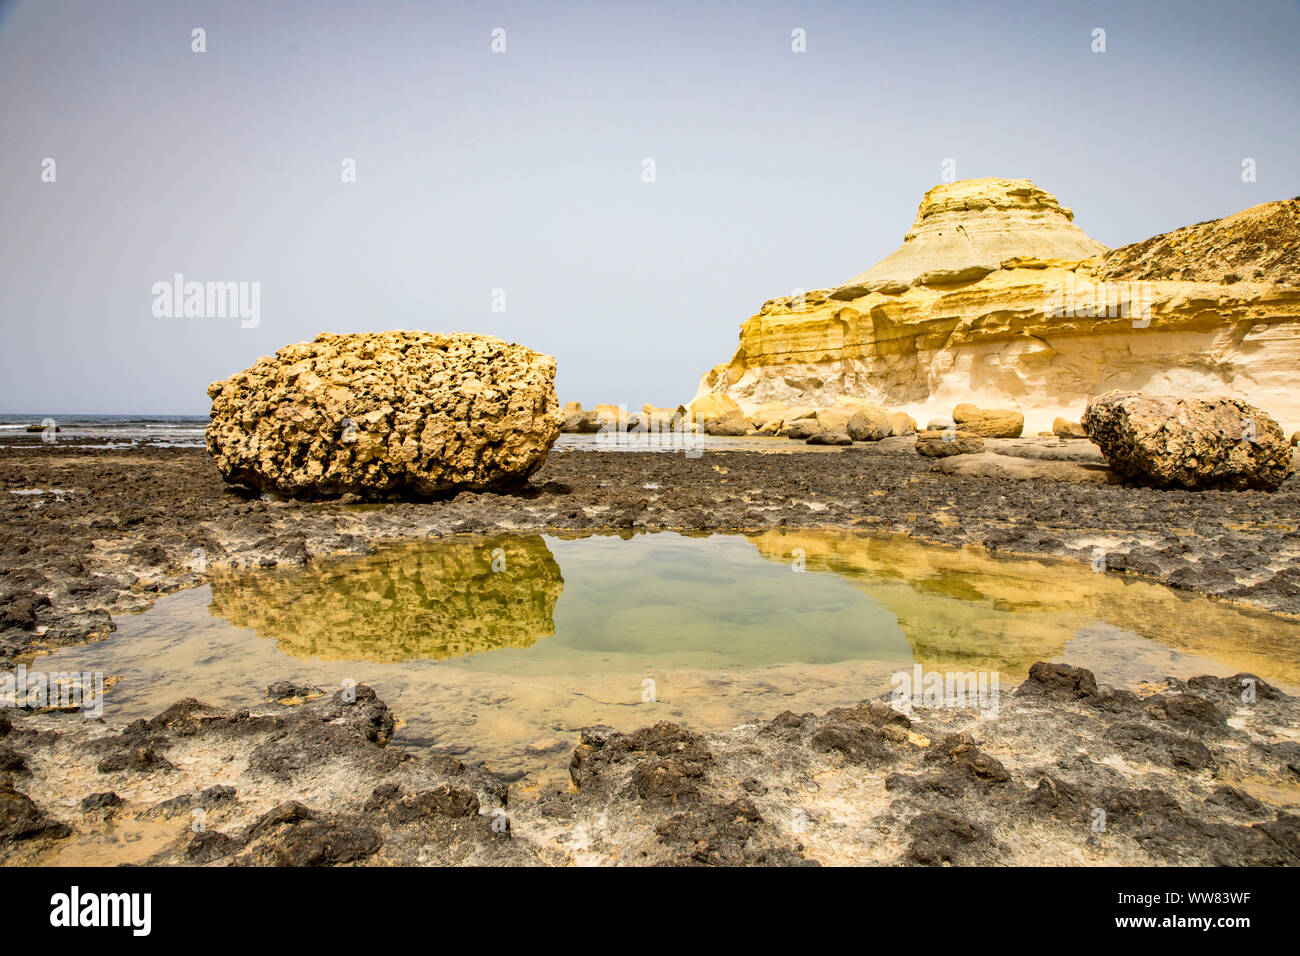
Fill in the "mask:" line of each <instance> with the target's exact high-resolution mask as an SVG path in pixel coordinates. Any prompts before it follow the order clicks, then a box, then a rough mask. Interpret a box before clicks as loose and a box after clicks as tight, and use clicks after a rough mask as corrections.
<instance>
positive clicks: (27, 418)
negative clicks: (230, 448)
mask: <svg viewBox="0 0 1300 956" xmlns="http://www.w3.org/2000/svg"><path fill="white" fill-rule="evenodd" d="M51 422H53V424H54V426H55V427H57V429H58V431H52V430H51V428H50V423H51ZM207 424H208V416H207V415H66V414H65V415H59V414H50V415H33V414H3V413H0V448H5V447H9V446H11V445H24V446H30V445H31V444H32V442H33V441H41V440H46V441H49V440H51V439H52V440H53V441H54V442H55V443H58V442H64V441H75V442H76V443H77V445H78V446H79V447H81V448H127V447H132V446H138V445H148V446H153V447H156V448H202V447H203V445H204V442H203V429H204V428H206V427H207ZM31 425H36V426H44V427H43V429H42V431H41V432H37V433H33V432H28V430H27V429H28V427H29V426H31Z"/></svg>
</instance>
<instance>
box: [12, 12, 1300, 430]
mask: <svg viewBox="0 0 1300 956" xmlns="http://www.w3.org/2000/svg"><path fill="white" fill-rule="evenodd" d="M196 28H199V29H202V30H204V31H205V33H204V36H203V39H204V43H205V52H202V53H198V52H194V50H193V49H192V47H193V45H194V42H195V41H194V38H193V33H192V31H193V30H194V29H196ZM1098 28H1100V29H1103V30H1105V45H1106V49H1105V52H1093V49H1092V47H1093V45H1094V43H1095V41H1094V30H1096V29H1098ZM498 29H502V30H504V31H505V34H504V43H505V49H504V51H503V52H494V51H493V44H494V42H495V43H497V45H498V47H499V46H500V40H501V37H500V35H496V36H495V37H494V31H495V30H498ZM792 31H803V33H802V36H803V37H804V42H805V44H806V50H805V52H795V51H794V50H793V49H792V44H795V43H796V38H792ZM1298 35H1300V3H1297V2H1295V0H1276V2H1261V3H1258V4H1252V5H1250V6H1249V7H1247V8H1244V9H1243V8H1233V7H1231V6H1227V5H1219V4H1212V3H1186V4H1181V3H1180V4H1173V3H1159V4H1156V3H1153V4H1141V5H1139V4H1131V3H1113V2H1106V3H1076V4H1070V5H1069V6H1061V7H1058V8H1050V7H1043V6H1041V5H1038V4H1033V3H1009V2H1008V3H979V4H976V3H969V2H950V3H938V4H933V5H913V4H905V3H887V4H880V5H876V6H873V7H871V8H865V7H863V6H860V5H856V4H849V3H845V4H840V3H823V4H816V5H811V6H810V5H804V4H794V3H761V2H760V3H754V4H750V5H744V6H738V5H732V4H717V3H707V2H705V3H701V4H699V5H696V4H686V3H679V4H673V3H668V4H657V5H654V6H653V7H651V6H630V5H622V4H619V5H610V6H608V7H603V6H588V5H585V4H565V3H560V4H554V5H548V6H546V7H539V6H535V5H523V4H510V3H484V4H479V5H474V6H472V7H469V8H464V7H458V6H455V5H450V4H418V5H417V4H408V3H397V2H375V3H369V4H366V5H364V6H361V5H354V6H348V5H344V4H335V3H302V2H286V3H279V4H274V5H267V4H257V3H252V2H229V3H206V2H195V3H188V4H185V5H178V4H168V3H162V2H141V3H133V4H130V5H107V4H93V3H85V2H44V3H36V2H24V0H19V2H8V3H6V2H3V0H0V88H3V89H5V90H6V92H7V93H8V94H9V95H8V96H6V97H4V98H3V100H0V130H2V131H3V133H2V134H0V209H3V210H4V212H5V219H6V225H7V226H8V228H6V229H5V230H4V233H3V239H2V240H0V243H2V245H0V289H3V297H2V300H0V301H2V302H3V309H4V313H3V315H4V319H3V321H4V329H3V332H4V336H5V353H4V355H5V357H4V363H3V369H2V370H3V373H4V374H3V378H2V379H0V415H8V416H22V415H53V416H55V417H57V416H58V415H60V414H63V415H78V414H122V415H131V414H135V415H150V414H157V415H169V414H170V415H195V416H204V415H206V414H207V410H208V400H207V396H206V394H205V389H206V387H207V385H208V383H209V382H211V381H214V380H217V379H221V378H225V377H227V376H229V375H231V374H233V373H235V372H237V371H239V370H241V369H243V368H246V367H247V366H249V365H251V364H252V363H253V362H254V361H256V360H257V358H258V357H260V356H262V355H269V354H272V353H274V352H275V351H276V350H277V349H279V348H281V347H283V346H285V345H288V344H290V343H293V342H298V341H303V340H308V339H311V338H313V337H314V336H315V335H316V334H317V333H319V332H324V331H332V332H354V331H381V330H385V329H400V328H405V329H426V330H428V331H433V332H452V331H464V332H478V333H483V334H489V335H496V336H500V337H501V338H504V339H507V340H510V341H515V342H520V343H522V344H524V345H527V346H529V347H530V348H534V349H537V350H538V351H541V352H545V353H548V354H550V355H554V356H555V357H556V359H557V362H558V369H559V371H558V374H557V380H556V390H557V393H558V395H559V398H560V401H562V402H564V401H570V400H578V401H581V402H583V403H584V404H585V405H586V406H588V407H590V406H591V405H593V404H596V403H598V402H610V403H613V404H619V403H624V404H627V405H628V406H629V407H632V408H639V407H640V405H641V404H642V403H644V402H651V403H653V404H656V405H674V404H677V403H679V402H685V401H688V400H689V399H690V398H691V397H692V396H693V395H694V394H695V390H696V387H697V384H698V381H699V378H700V376H701V375H703V374H704V373H705V372H707V371H708V370H709V369H710V368H712V367H713V366H714V365H717V364H719V363H722V362H725V361H726V360H728V359H729V358H730V357H731V355H732V353H733V352H734V350H735V348H736V344H737V333H738V329H739V326H740V324H741V323H742V322H744V321H745V320H746V319H747V318H749V317H750V316H751V315H753V314H754V313H756V312H757V311H758V309H759V308H760V306H761V305H762V303H763V302H764V301H765V300H767V299H770V298H773V297H775V296H780V295H788V294H790V293H791V292H792V291H793V290H795V289H796V288H804V289H815V288H821V287H826V286H830V285H835V284H838V283H840V282H843V281H844V280H846V279H848V278H850V277H852V276H854V275H856V274H857V273H859V272H861V271H863V270H865V269H866V268H867V267H869V266H870V265H872V264H873V263H875V262H876V261H878V260H879V259H881V258H883V257H884V256H886V255H887V254H889V253H890V252H892V251H893V250H894V249H895V248H897V246H898V245H899V243H900V242H901V241H902V238H903V234H904V233H905V232H906V231H907V229H908V227H909V226H910V225H911V223H912V219H913V217H914V215H915V212H916V207H917V204H918V203H919V202H920V200H921V196H922V194H923V193H924V192H925V191H926V190H927V189H929V188H931V187H932V186H934V185H936V184H938V183H939V182H940V181H941V175H942V169H943V163H944V161H945V160H947V159H952V160H953V161H954V163H955V174H956V178H958V179H971V178H978V177H984V176H1004V177H1008V178H1027V179H1031V180H1033V181H1034V183H1036V184H1037V185H1039V186H1041V187H1042V188H1044V189H1046V190H1048V191H1049V192H1051V193H1053V194H1054V195H1056V196H1057V197H1058V198H1059V199H1060V201H1061V203H1062V204H1063V205H1065V206H1068V207H1070V208H1072V209H1073V210H1074V213H1075V222H1076V223H1077V224H1078V225H1079V226H1080V227H1081V228H1082V229H1083V230H1084V231H1085V232H1087V233H1088V234H1089V235H1091V236H1092V237H1094V238H1095V239H1097V240H1099V241H1101V242H1103V243H1105V244H1106V245H1108V246H1118V245H1124V244H1126V243H1129V242H1135V241H1139V240H1142V239H1145V238H1148V237H1150V236H1152V235H1156V234H1158V233H1161V232H1166V231H1169V230H1171V229H1175V228H1178V227H1180V226H1184V225H1188V224H1191V223H1196V222H1201V221H1205V220H1209V219H1215V218H1219V217H1222V216H1225V215H1229V214H1231V213H1234V212H1237V211H1238V210H1240V209H1243V208H1246V207H1248V206H1253V205H1257V204H1259V203H1262V202H1267V201H1271V200H1277V199H1286V198H1290V197H1293V196H1297V195H1300V161H1298V160H1297V157H1300V124H1296V123H1295V121H1294V114H1295V104H1296V102H1297V99H1298V97H1297V94H1298V93H1300V65H1298V63H1297V58H1296V56H1295V52H1294V51H1295V47H1296V38H1297V36H1298ZM1288 116H1291V117H1293V118H1292V119H1291V120H1288V119H1287V117H1288ZM1247 158H1249V159H1251V160H1253V161H1254V163H1255V167H1254V168H1255V171H1256V179H1255V181H1254V182H1243V179H1242V163H1243V161H1244V160H1245V159H1247ZM51 159H52V160H54V166H53V169H54V171H55V176H54V181H52V182H51V181H45V178H44V176H45V173H46V168H47V160H51ZM646 159H652V160H653V161H654V172H655V176H654V181H653V182H646V181H644V177H643V170H644V169H645V166H644V161H645V160H646ZM349 160H352V161H354V162H355V166H354V168H355V181H354V182H347V181H344V180H345V174H346V172H347V165H346V164H347V162H348V161H349ZM177 274H181V275H183V276H184V277H185V279H186V280H187V281H198V282H202V283H207V282H234V283H244V284H247V285H251V284H252V283H257V288H258V290H259V291H258V295H259V296H260V298H259V300H258V301H259V307H258V317H257V318H258V320H257V322H256V324H255V327H248V328H243V327H241V321H240V319H239V318H238V317H225V318H168V317H165V316H162V317H160V316H159V315H157V314H155V312H156V298H157V293H156V292H155V291H154V290H155V286H156V285H157V284H159V283H171V282H172V281H173V277H174V276H176V275H177ZM498 290H504V293H503V295H502V294H501V293H500V292H499V291H498ZM502 302H504V306H505V309H504V311H494V309H493V307H494V305H497V306H499V305H501V304H502Z"/></svg>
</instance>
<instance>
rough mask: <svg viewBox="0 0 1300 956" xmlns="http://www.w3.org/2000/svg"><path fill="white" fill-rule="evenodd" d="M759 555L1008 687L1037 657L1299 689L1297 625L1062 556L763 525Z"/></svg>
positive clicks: (944, 666) (957, 665) (919, 648)
mask: <svg viewBox="0 0 1300 956" xmlns="http://www.w3.org/2000/svg"><path fill="white" fill-rule="evenodd" d="M751 540H752V541H753V543H754V545H755V546H756V547H757V548H758V551H759V553H760V554H762V555H763V556H764V557H766V558H768V559H770V560H773V561H784V562H788V561H789V560H790V556H791V555H792V554H794V553H795V550H796V549H802V552H801V553H802V554H803V555H805V561H806V566H807V569H808V571H810V572H823V573H827V572H829V573H833V574H834V575H835V576H837V577H840V578H843V579H846V580H849V581H852V582H853V583H854V585H855V586H856V587H857V588H858V589H859V590H861V591H862V592H863V593H865V594H867V595H869V596H870V597H871V598H873V599H874V600H875V601H877V602H879V603H880V604H881V605H883V606H885V607H887V608H889V609H890V610H891V611H892V612H893V613H894V614H895V615H897V617H898V623H899V627H901V628H902V630H903V633H904V634H905V635H906V636H907V640H908V642H909V643H910V644H911V646H912V652H913V653H914V654H915V656H916V662H917V663H919V664H921V665H922V666H923V667H925V668H926V669H927V670H936V671H948V670H961V671H966V670H998V671H1001V672H1003V673H1004V674H1006V675H1009V677H1010V679H1011V680H1012V681H1015V682H1018V681H1019V680H1020V679H1021V678H1022V677H1023V676H1024V675H1025V674H1027V673H1028V671H1029V666H1030V665H1031V664H1033V663H1034V662H1035V661H1040V660H1068V661H1069V662H1070V663H1073V664H1076V665H1081V666H1086V667H1089V668H1093V669H1094V670H1096V671H1097V677H1098V679H1099V680H1105V681H1109V682H1116V683H1130V684H1131V683H1137V682H1139V681H1143V680H1159V679H1161V678H1163V677H1166V676H1176V677H1186V676H1192V674H1202V673H1210V672H1214V673H1220V674H1223V675H1227V674H1231V673H1234V672H1237V671H1250V672H1251V673H1254V674H1257V675H1258V676H1260V677H1263V678H1264V679H1265V680H1267V681H1270V682H1273V683H1280V684H1283V685H1286V686H1290V687H1296V686H1300V624H1298V623H1297V622H1295V621H1291V620H1288V619H1285V618H1280V617H1277V616H1275V615H1271V614H1267V613H1264V612H1262V611H1256V610H1253V609H1250V608H1246V607H1240V606H1235V605H1231V604H1226V603H1223V602H1218V601H1214V600H1211V599H1210V598H1207V597H1203V596H1201V595H1197V594H1193V593H1191V592H1188V591H1176V590H1174V589H1172V588H1169V587H1166V586H1164V585H1162V584H1157V583H1155V582H1152V581H1146V580H1143V579H1141V578H1136V577H1131V576H1128V575H1121V574H1108V573H1094V572H1092V571H1090V570H1089V568H1088V566H1087V565H1083V564H1079V563H1078V562H1074V561H1063V560H1054V559H1050V558H1047V559H1043V558H1023V557H1013V556H1009V555H996V556H995V555H992V554H989V553H987V552H984V551H981V550H979V549H974V548H962V549H956V548H944V547H937V546H935V545H927V544H921V543H920V542H917V541H914V540H911V539H907V538H869V537H863V536H861V535H855V534H852V533H848V532H820V531H819V532H793V531H792V532H783V531H773V532H766V533H762V534H757V535H753V536H751Z"/></svg>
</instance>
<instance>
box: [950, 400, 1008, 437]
mask: <svg viewBox="0 0 1300 956" xmlns="http://www.w3.org/2000/svg"><path fill="white" fill-rule="evenodd" d="M952 420H953V421H954V422H956V423H957V428H958V429H960V430H961V431H964V432H970V433H971V434H972V435H979V436H981V437H983V438H1019V437H1020V433H1021V431H1023V430H1024V427H1025V416H1024V415H1022V414H1020V413H1019V412H1017V411H1012V410H1011V409H1009V408H977V407H976V406H974V405H971V404H969V403H963V404H961V405H958V406H957V407H956V408H954V409H953V410H952Z"/></svg>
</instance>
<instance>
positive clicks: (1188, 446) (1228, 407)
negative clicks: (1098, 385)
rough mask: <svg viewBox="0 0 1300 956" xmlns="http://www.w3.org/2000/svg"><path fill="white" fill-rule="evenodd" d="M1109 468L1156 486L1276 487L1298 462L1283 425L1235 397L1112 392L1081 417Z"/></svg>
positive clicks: (1092, 405) (1089, 407) (1095, 399)
mask: <svg viewBox="0 0 1300 956" xmlns="http://www.w3.org/2000/svg"><path fill="white" fill-rule="evenodd" d="M1081 424H1082V425H1083V429H1084V431H1086V432H1087V433H1088V437H1089V438H1091V439H1092V440H1093V441H1094V442H1096V443H1097V445H1098V446H1099V447H1100V448H1101V453H1102V454H1103V455H1105V456H1106V461H1107V463H1108V464H1109V465H1110V467H1111V470H1113V471H1115V472H1116V473H1117V474H1120V475H1122V476H1123V477H1125V478H1127V479H1129V480H1131V481H1135V482H1137V483H1139V484H1144V485H1152V486H1154V487H1156V488H1264V489H1268V490H1272V489H1274V488H1277V487H1278V486H1279V485H1280V484H1282V482H1283V481H1285V480H1286V478H1287V476H1288V475H1290V474H1291V471H1292V469H1293V463H1292V453H1291V449H1290V448H1288V447H1287V444H1286V439H1285V437H1284V436H1283V434H1282V429H1281V428H1280V427H1278V424H1277V422H1275V421H1273V419H1272V418H1271V417H1269V415H1268V414H1267V413H1266V412H1264V411H1263V410H1261V409H1259V408H1256V407H1255V406H1254V405H1251V404H1249V403H1248V402H1243V401H1241V400H1240V399H1236V398H1214V397H1211V398H1176V397H1171V396H1162V395H1144V394H1142V393H1141V392H1106V393H1105V394H1104V395H1100V396H1098V397H1097V398H1094V399H1093V400H1092V401H1090V402H1089V403H1088V407H1087V409H1086V410H1085V411H1084V413H1083V420H1082V422H1081Z"/></svg>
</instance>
